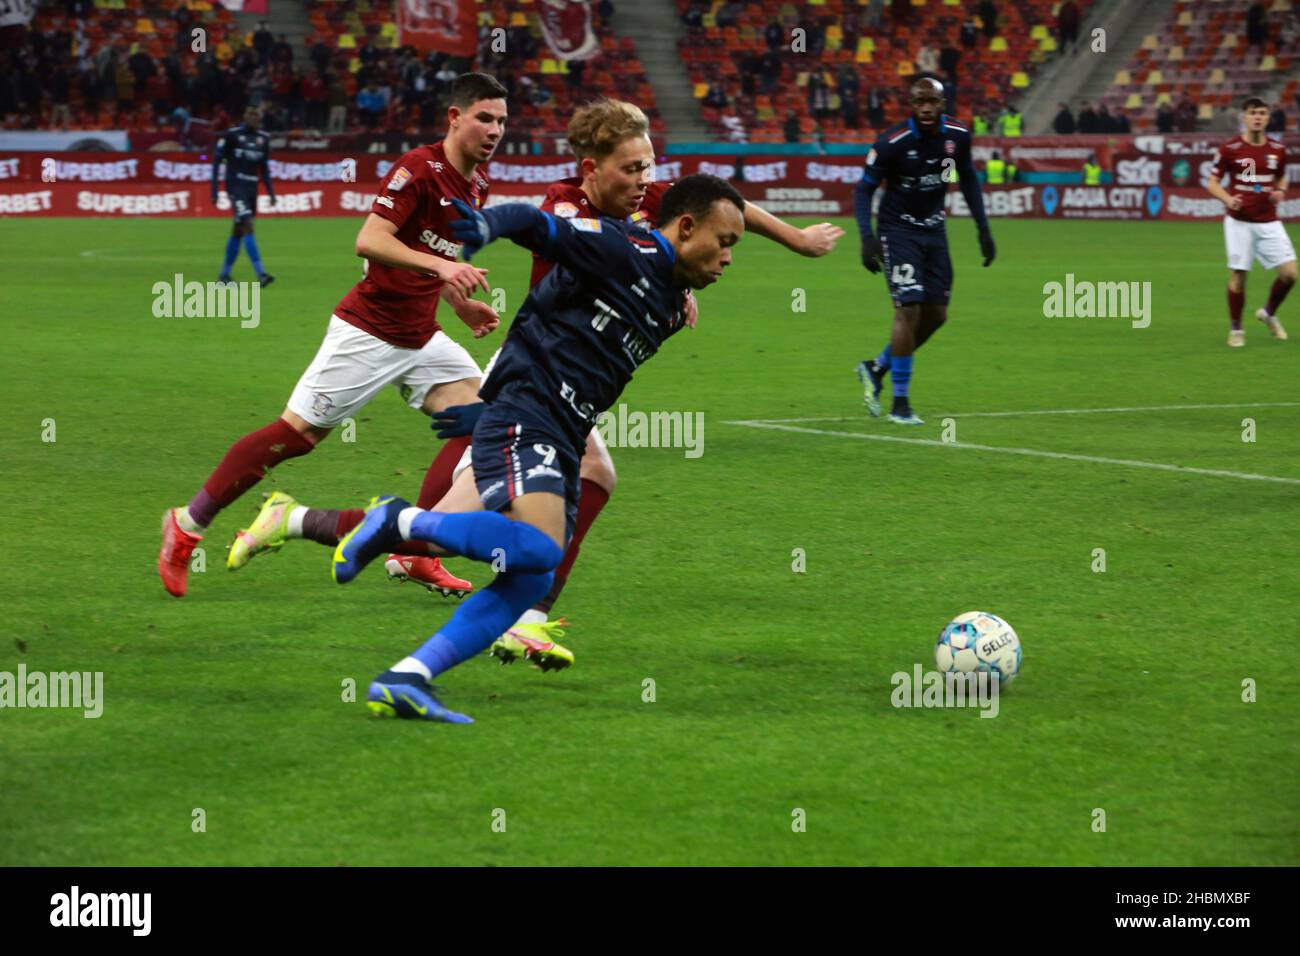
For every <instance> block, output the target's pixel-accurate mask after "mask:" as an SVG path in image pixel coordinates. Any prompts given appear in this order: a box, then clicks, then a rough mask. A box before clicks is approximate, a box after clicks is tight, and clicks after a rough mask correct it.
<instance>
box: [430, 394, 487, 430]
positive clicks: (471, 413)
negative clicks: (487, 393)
mask: <svg viewBox="0 0 1300 956" xmlns="http://www.w3.org/2000/svg"><path fill="white" fill-rule="evenodd" d="M485 408H487V402H475V403H474V404H472V405H452V406H451V407H450V408H444V409H443V410H442V411H440V412H434V413H433V421H432V422H430V423H429V427H430V428H432V429H433V430H434V431H435V432H437V434H438V437H439V438H459V437H460V436H461V435H472V434H473V433H474V426H475V425H476V424H478V419H479V416H480V415H482V414H483V409H485Z"/></svg>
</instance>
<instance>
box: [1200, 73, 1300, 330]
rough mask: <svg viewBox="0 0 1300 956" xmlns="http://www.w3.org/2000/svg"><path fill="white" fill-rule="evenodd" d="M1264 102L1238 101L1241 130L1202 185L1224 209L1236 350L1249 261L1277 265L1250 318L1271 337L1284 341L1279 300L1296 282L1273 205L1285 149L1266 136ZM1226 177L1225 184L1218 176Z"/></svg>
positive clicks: (1283, 186) (1282, 179)
mask: <svg viewBox="0 0 1300 956" xmlns="http://www.w3.org/2000/svg"><path fill="white" fill-rule="evenodd" d="M1268 117H1269V108H1268V104H1267V103H1265V102H1264V101H1263V100H1261V99H1259V98H1258V97H1255V96H1252V97H1251V98H1250V99H1248V100H1246V102H1245V103H1243V104H1242V105H1241V118H1242V125H1243V126H1245V128H1246V131H1245V132H1244V133H1242V134H1241V135H1240V136H1234V137H1233V138H1232V139H1230V140H1228V141H1227V142H1226V143H1224V144H1223V145H1222V146H1220V147H1219V149H1218V150H1217V151H1216V152H1215V154H1214V166H1213V170H1212V172H1211V176H1210V178H1209V180H1208V181H1207V182H1206V183H1205V188H1206V189H1207V190H1209V193H1210V195H1211V196H1213V197H1214V198H1215V199H1218V200H1220V201H1221V202H1222V203H1223V204H1224V205H1225V206H1227V207H1228V210H1227V215H1225V216H1224V217H1223V237H1224V240H1225V242H1226V243H1227V246H1228V270H1229V272H1228V321H1229V322H1230V323H1231V324H1230V328H1229V331H1228V345H1229V346H1231V347H1232V348H1235V349H1239V348H1241V347H1242V346H1243V345H1245V344H1246V330H1245V329H1243V328H1242V327H1241V310H1242V308H1243V306H1245V304H1246V277H1247V276H1248V275H1249V274H1250V267H1251V265H1252V264H1253V262H1254V260H1256V259H1258V260H1259V264H1260V265H1262V266H1263V267H1264V268H1265V269H1266V270H1267V269H1276V270H1277V278H1276V279H1274V280H1273V288H1271V289H1270V290H1269V292H1268V303H1267V304H1266V305H1265V306H1264V308H1262V309H1260V310H1258V311H1257V312H1256V313H1255V318H1257V319H1259V320H1260V321H1261V322H1263V323H1264V324H1265V325H1267V326H1268V329H1269V331H1270V332H1272V333H1273V338H1275V339H1285V338H1286V329H1284V328H1282V323H1281V322H1279V321H1278V319H1277V310H1278V308H1279V307H1280V306H1281V305H1282V300H1283V299H1285V298H1286V296H1287V293H1288V292H1290V291H1291V286H1293V285H1295V279H1296V264H1295V249H1294V248H1292V246H1291V239H1290V238H1289V237H1288V236H1287V234H1286V229H1284V228H1283V227H1282V222H1281V221H1280V220H1279V219H1278V218H1277V207H1278V203H1280V202H1281V201H1282V200H1283V199H1285V198H1286V190H1287V181H1286V147H1285V146H1283V145H1282V143H1281V142H1279V141H1278V140H1274V139H1269V138H1268V136H1266V135H1265V133H1264V129H1265V127H1267V126H1268ZM1224 176H1227V177H1228V188H1227V189H1224V188H1223V186H1222V184H1221V183H1220V180H1221V179H1222V178H1223V177H1224Z"/></svg>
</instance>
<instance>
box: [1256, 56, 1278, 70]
mask: <svg viewBox="0 0 1300 956" xmlns="http://www.w3.org/2000/svg"><path fill="white" fill-rule="evenodd" d="M1259 69H1260V71H1261V72H1264V73H1271V72H1273V71H1274V70H1276V69H1277V57H1275V56H1274V55H1273V54H1272V53H1269V54H1268V55H1267V56H1265V57H1264V58H1263V59H1262V60H1260V61H1259Z"/></svg>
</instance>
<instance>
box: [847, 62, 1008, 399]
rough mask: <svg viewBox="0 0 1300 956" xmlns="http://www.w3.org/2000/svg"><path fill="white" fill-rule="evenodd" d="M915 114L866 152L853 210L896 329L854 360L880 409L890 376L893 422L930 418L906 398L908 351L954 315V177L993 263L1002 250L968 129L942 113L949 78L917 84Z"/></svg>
mask: <svg viewBox="0 0 1300 956" xmlns="http://www.w3.org/2000/svg"><path fill="white" fill-rule="evenodd" d="M911 99H912V118H911V119H909V120H908V121H907V122H906V123H900V124H898V125H897V126H894V127H892V128H890V129H888V130H886V131H885V133H884V135H883V136H881V137H880V139H878V140H877V141H876V144H875V145H874V146H873V147H872V148H871V151H870V152H869V153H868V154H867V164H866V170H865V172H864V173H863V175H862V181H861V182H859V183H858V186H857V189H856V190H855V192H854V194H853V211H854V214H855V215H856V216H857V219H858V231H859V233H861V235H862V264H863V265H864V266H866V267H867V270H868V271H870V272H879V271H880V269H881V265H882V262H883V265H884V269H885V279H886V281H888V283H889V291H890V295H891V296H892V297H893V300H894V328H893V332H892V333H891V335H890V339H889V344H888V345H886V346H885V349H884V351H882V352H881V353H880V355H879V356H878V357H877V358H874V359H866V360H864V361H862V362H860V363H859V364H858V368H857V371H858V377H859V379H861V381H862V385H863V388H864V392H863V396H862V400H863V402H864V404H866V406H867V411H869V412H870V413H871V414H872V415H873V416H879V415H880V392H881V389H882V388H883V386H884V379H885V375H886V374H891V375H893V385H894V404H893V407H892V408H891V409H890V412H889V420H890V421H891V422H894V423H896V424H899V425H923V424H925V423H924V422H923V421H922V420H921V419H920V417H918V416H917V414H916V412H915V411H913V410H912V404H911V401H910V398H909V391H910V385H911V381H912V353H913V352H915V351H916V350H917V349H919V348H920V347H921V346H922V345H924V344H925V343H926V342H927V341H928V340H929V338H930V336H932V335H934V333H935V332H937V331H938V330H939V327H940V326H941V325H943V324H944V322H946V321H948V299H949V296H950V295H951V294H952V260H951V259H950V258H949V257H948V237H947V234H946V233H945V231H944V220H945V216H944V211H943V201H944V195H945V194H946V193H947V191H948V184H949V183H950V182H952V180H953V178H954V175H956V176H957V177H959V180H960V186H961V192H962V195H963V196H965V197H966V205H967V206H969V207H970V212H971V216H972V217H973V218H974V220H975V225H976V227H977V228H978V229H979V240H980V253H981V255H983V256H984V265H985V266H988V265H990V264H991V263H992V262H993V259H994V258H995V257H996V255H997V247H996V246H995V245H994V244H993V234H992V233H991V232H990V231H989V222H988V218H987V217H986V216H985V214H984V196H983V194H982V193H981V192H980V183H979V179H978V177H977V176H976V174H975V167H974V165H973V164H972V163H971V152H970V143H971V137H970V130H969V129H967V128H966V127H965V126H963V125H961V124H960V123H956V122H954V121H952V120H950V119H949V118H948V117H947V116H945V115H943V102H944V100H943V84H942V83H940V82H939V81H938V80H934V79H930V78H925V79H920V80H917V81H916V82H915V83H913V84H912V88H911ZM882 182H884V183H886V184H887V185H886V187H885V194H884V196H883V197H882V198H881V201H880V222H879V226H880V237H879V238H877V237H876V235H875V233H873V232H872V230H871V197H872V194H873V193H875V191H876V189H877V188H878V187H879V186H880V184H881V183H882Z"/></svg>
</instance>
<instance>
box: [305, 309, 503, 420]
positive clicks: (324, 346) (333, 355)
mask: <svg viewBox="0 0 1300 956" xmlns="http://www.w3.org/2000/svg"><path fill="white" fill-rule="evenodd" d="M482 377H483V374H482V372H480V371H479V367H478V365H477V364H476V363H475V361H474V359H473V358H472V357H471V356H470V354H469V352H467V351H466V350H465V347H464V346H463V345H461V344H460V343H459V342H457V341H455V340H454V339H452V338H451V337H450V336H449V335H447V333H446V332H443V331H441V330H440V331H438V332H435V333H434V334H433V338H431V339H429V341H428V342H426V343H425V344H424V347H423V348H419V349H404V348H400V347H399V346H396V345H390V344H389V343H387V342H385V341H384V340H383V339H378V338H375V336H373V335H371V334H370V333H369V332H365V331H362V330H361V329H359V328H357V327H356V326H355V325H352V324H351V323H349V322H344V321H343V320H342V319H340V318H339V317H338V316H337V315H332V316H330V323H329V328H328V329H327V330H326V332H325V340H324V341H323V342H321V346H320V350H319V351H318V352H317V353H316V357H315V358H314V359H312V360H311V364H310V365H308V366H307V371H305V372H303V373H302V378H300V379H299V380H298V384H297V385H296V386H294V390H293V394H292V395H291V396H290V397H289V411H291V412H293V413H294V414H295V415H298V416H300V417H302V418H304V419H306V420H307V421H309V422H311V423H312V424H313V425H315V426H317V427H318V428H333V427H334V426H336V425H338V424H339V423H340V422H342V421H343V419H345V418H350V417H352V416H353V415H355V414H356V413H357V412H359V411H360V410H361V409H362V408H363V407H364V406H365V405H366V403H367V402H369V401H370V400H371V399H372V398H374V397H375V396H376V395H378V394H379V393H380V392H381V391H383V388H384V386H385V385H394V386H396V387H397V390H398V391H399V392H401V395H402V400H403V401H404V402H406V404H408V405H410V406H411V407H412V408H414V409H416V410H417V411H418V410H419V409H420V408H421V407H422V406H423V405H424V397H425V396H426V395H428V394H429V389H431V388H433V387H434V386H435V385H442V384H445V383H446V382H459V381H460V380H461V379H466V378H482Z"/></svg>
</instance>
